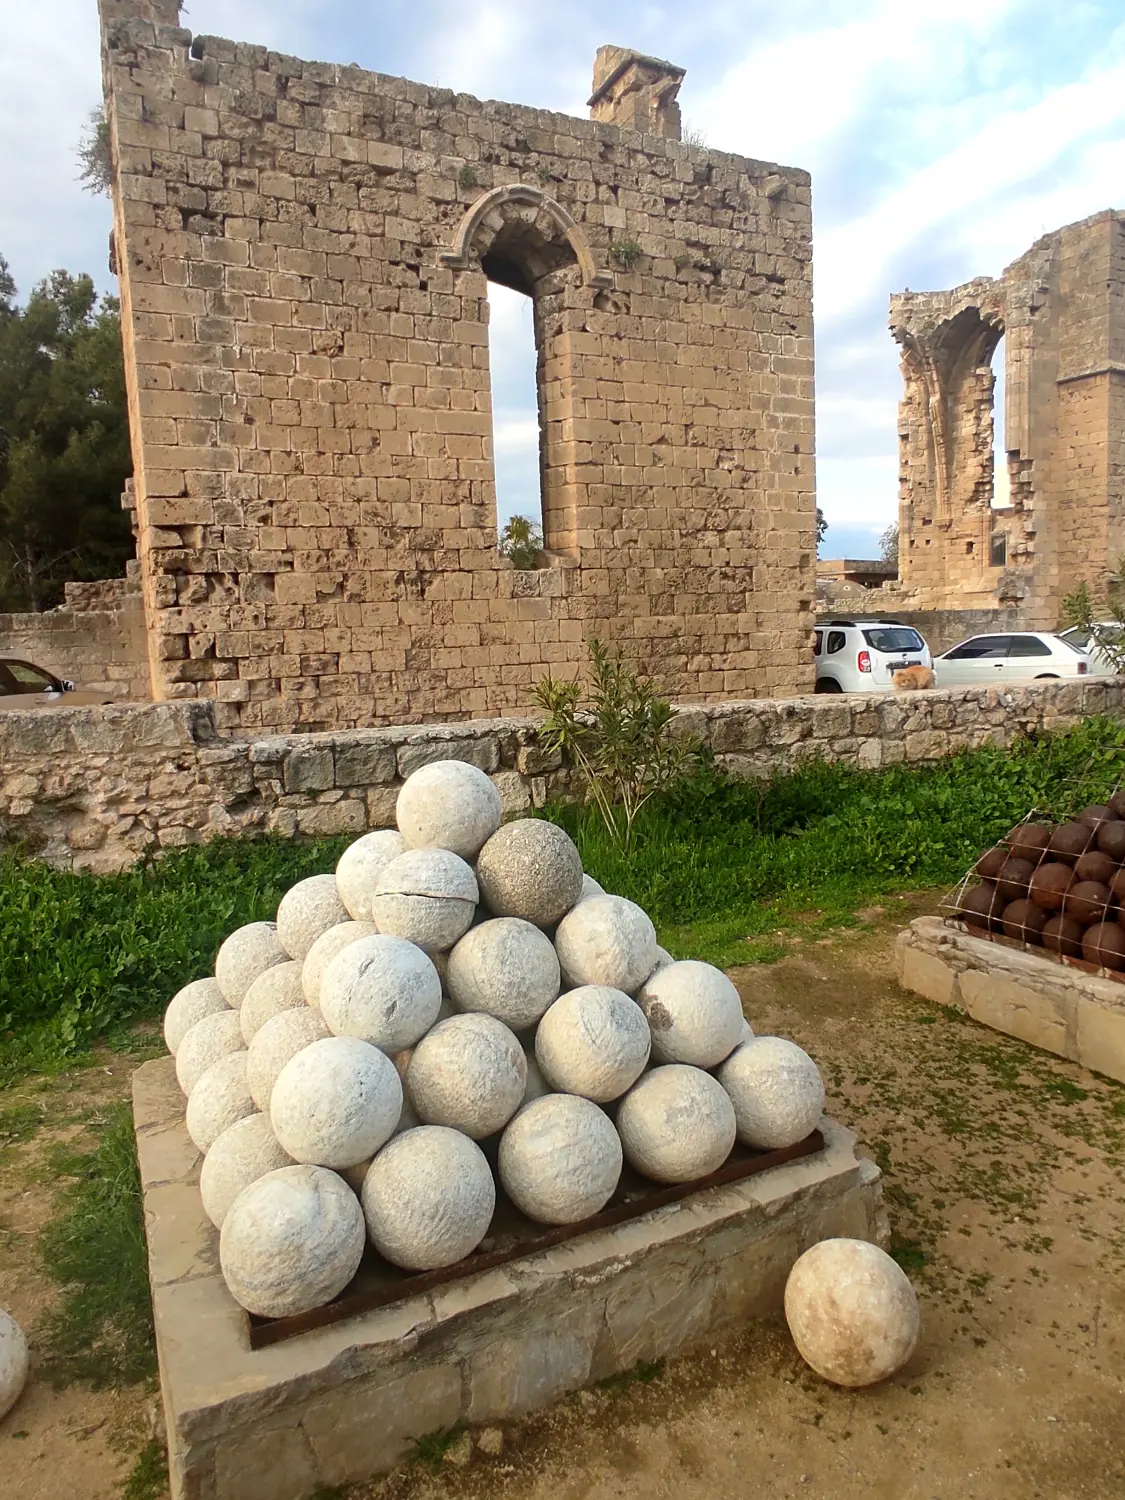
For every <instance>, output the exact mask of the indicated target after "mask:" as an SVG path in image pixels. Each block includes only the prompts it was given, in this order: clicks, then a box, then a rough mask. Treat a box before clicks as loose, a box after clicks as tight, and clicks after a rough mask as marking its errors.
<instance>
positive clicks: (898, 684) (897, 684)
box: [891, 667, 937, 693]
mask: <svg viewBox="0 0 1125 1500" xmlns="http://www.w3.org/2000/svg"><path fill="white" fill-rule="evenodd" d="M936 682H937V678H936V677H935V676H934V674H933V672H931V671H930V669H929V667H904V668H903V669H902V671H901V672H896V673H895V675H894V676H893V677H892V678H891V685H892V687H893V688H894V690H895V692H896V693H910V692H913V691H915V689H917V688H932V687H933V686H934V685H935V683H936Z"/></svg>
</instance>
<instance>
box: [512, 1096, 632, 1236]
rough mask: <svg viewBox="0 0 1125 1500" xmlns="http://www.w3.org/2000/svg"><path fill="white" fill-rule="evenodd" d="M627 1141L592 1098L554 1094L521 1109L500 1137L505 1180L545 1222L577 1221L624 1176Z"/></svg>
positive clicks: (596, 1208) (524, 1207)
mask: <svg viewBox="0 0 1125 1500" xmlns="http://www.w3.org/2000/svg"><path fill="white" fill-rule="evenodd" d="M621 1159H622V1158H621V1140H620V1138H619V1136H618V1134H617V1131H616V1130H615V1129H614V1128H613V1121H612V1120H610V1119H609V1117H608V1116H607V1115H606V1114H605V1112H604V1111H603V1110H600V1109H599V1108H598V1106H597V1105H596V1104H592V1103H591V1102H590V1100H589V1099H580V1098H578V1097H577V1095H575V1094H548V1095H547V1096H546V1097H545V1098H543V1099H536V1100H535V1101H534V1102H533V1103H531V1104H528V1105H527V1106H526V1107H525V1108H524V1109H521V1110H520V1112H519V1114H518V1115H517V1116H516V1117H515V1119H514V1120H513V1121H512V1122H511V1124H510V1125H508V1127H507V1129H506V1130H505V1131H504V1134H503V1135H502V1136H501V1137H500V1181H501V1183H502V1185H503V1188H504V1191H505V1192H506V1193H507V1195H508V1197H509V1198H510V1199H511V1200H512V1202H513V1203H514V1204H515V1205H516V1207H517V1208H518V1209H520V1210H521V1211H522V1212H523V1213H525V1214H526V1215H527V1216H528V1218H529V1219H535V1220H536V1222H537V1223H540V1224H577V1223H578V1222H579V1221H580V1220H581V1219H588V1218H590V1216H591V1215H592V1214H596V1213H600V1212H601V1210H602V1209H603V1208H604V1207H605V1206H606V1204H607V1203H608V1202H609V1200H610V1198H612V1197H613V1192H614V1189H615V1188H616V1187H617V1183H618V1180H619V1179H620V1177H621Z"/></svg>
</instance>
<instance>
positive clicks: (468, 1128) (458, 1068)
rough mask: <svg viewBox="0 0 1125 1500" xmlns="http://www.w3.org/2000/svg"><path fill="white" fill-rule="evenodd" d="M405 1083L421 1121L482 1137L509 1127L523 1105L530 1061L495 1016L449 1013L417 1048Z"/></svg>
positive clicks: (481, 1138) (474, 1137)
mask: <svg viewBox="0 0 1125 1500" xmlns="http://www.w3.org/2000/svg"><path fill="white" fill-rule="evenodd" d="M406 1083H407V1090H408V1092H409V1094H410V1102H411V1103H412V1104H413V1105H414V1108H415V1110H416V1111H417V1114H418V1117H419V1119H421V1120H424V1121H425V1122H426V1124H427V1125H448V1126H450V1127H451V1128H452V1129H454V1130H462V1131H464V1133H465V1134H466V1135H468V1136H471V1137H472V1138H473V1140H478V1141H479V1140H483V1138H484V1137H485V1136H486V1135H492V1133H493V1132H494V1131H496V1130H499V1129H500V1128H501V1127H502V1126H504V1125H506V1124H507V1123H508V1121H509V1120H510V1119H511V1118H512V1116H513V1115H514V1114H515V1112H516V1110H517V1109H518V1108H519V1106H520V1103H521V1102H522V1100H523V1092H524V1089H525V1087H526V1086H527V1060H526V1059H525V1057H524V1055H523V1048H522V1047H521V1046H520V1044H519V1042H518V1041H517V1040H516V1038H515V1036H513V1034H512V1032H511V1031H509V1029H508V1028H507V1026H505V1025H504V1024H503V1022H501V1021H498V1020H496V1018H495V1016H486V1015H483V1014H481V1013H479V1012H474V1013H473V1014H466V1015H460V1016H450V1018H449V1020H448V1021H440V1022H439V1023H438V1024H437V1025H436V1026H435V1027H434V1028H433V1030H432V1031H430V1032H428V1033H427V1034H426V1035H425V1036H424V1037H423V1038H422V1040H421V1041H420V1042H419V1043H418V1045H417V1046H416V1047H415V1048H414V1052H413V1054H412V1056H411V1058H410V1065H409V1067H408V1068H407V1072H406Z"/></svg>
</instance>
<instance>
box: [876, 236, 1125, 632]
mask: <svg viewBox="0 0 1125 1500" xmlns="http://www.w3.org/2000/svg"><path fill="white" fill-rule="evenodd" d="M890 321H891V331H892V333H893V334H894V337H895V339H896V340H897V341H898V343H899V345H900V346H901V349H902V373H903V380H904V383H905V390H904V394H903V399H902V402H901V405H900V407H899V444H900V468H899V506H900V514H899V537H900V540H899V569H900V572H899V577H900V579H901V581H902V584H903V587H904V588H907V589H912V590H915V591H916V592H917V595H918V599H919V602H920V606H921V607H922V608H924V609H938V610H944V609H989V608H998V607H999V608H1015V609H1019V611H1020V614H1021V617H1022V618H1023V620H1024V621H1025V625H1026V626H1029V627H1036V626H1038V627H1040V628H1044V627H1046V628H1053V627H1054V626H1055V625H1056V624H1058V622H1059V619H1060V613H1061V606H1062V600H1063V597H1064V596H1065V595H1066V594H1067V593H1069V592H1070V591H1071V590H1072V589H1074V588H1075V586H1076V585H1077V584H1079V583H1081V582H1082V581H1084V580H1087V581H1089V582H1091V583H1094V584H1096V583H1098V582H1100V581H1101V579H1102V578H1103V577H1104V575H1105V573H1106V571H1107V568H1109V567H1112V566H1115V565H1116V563H1117V561H1118V559H1119V558H1121V557H1122V556H1123V555H1125V214H1121V213H1116V212H1113V211H1106V212H1104V213H1100V214H1095V215H1094V216H1093V217H1092V218H1089V219H1084V220H1082V221H1081V222H1080V223H1077V224H1069V225H1067V226H1066V227H1065V228H1063V229H1059V230H1056V231H1055V232H1054V233H1052V234H1049V235H1045V236H1044V237H1043V238H1042V239H1041V240H1038V241H1036V243H1035V244H1034V245H1033V246H1032V247H1031V249H1030V250H1029V251H1028V252H1027V253H1026V255H1023V256H1021V257H1020V259H1019V260H1017V261H1015V262H1014V263H1013V264H1012V265H1011V266H1009V267H1008V268H1007V269H1006V270H1005V272H1004V274H1003V276H1002V277H1001V278H999V279H998V280H993V279H991V278H989V277H980V278H977V279H976V280H974V281H970V282H968V283H966V284H965V285H964V286H960V287H956V288H954V290H952V291H949V292H903V293H900V294H899V295H897V296H895V297H892V298H891V320H890ZM1002 336H1004V351H1003V352H1004V358H1005V374H1006V382H1007V396H1006V406H1005V443H1006V448H1007V464H1008V477H1009V482H1010V489H1011V504H1010V506H1008V507H1004V508H998V507H996V506H994V504H993V501H994V489H995V487H994V482H993V479H994V476H993V472H992V446H993V413H992V397H993V386H994V380H993V373H992V369H991V361H992V356H993V354H994V352H995V350H996V346H997V343H998V342H999V340H1000V338H1001V337H1002ZM1001 540H1002V543H1003V546H1002V548H1000V547H999V543H1000V542H1001ZM994 542H995V543H997V549H996V550H994ZM1000 551H1002V552H1003V554H1004V555H1003V560H1001V558H1000Z"/></svg>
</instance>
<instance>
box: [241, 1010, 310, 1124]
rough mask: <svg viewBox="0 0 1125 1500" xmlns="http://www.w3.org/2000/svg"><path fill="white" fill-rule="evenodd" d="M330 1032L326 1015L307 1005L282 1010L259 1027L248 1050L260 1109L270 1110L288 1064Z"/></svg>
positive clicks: (248, 1067) (249, 1077) (249, 1072)
mask: <svg viewBox="0 0 1125 1500" xmlns="http://www.w3.org/2000/svg"><path fill="white" fill-rule="evenodd" d="M330 1035H331V1032H330V1031H329V1029H328V1026H327V1025H326V1024H325V1021H324V1018H323V1017H322V1016H321V1015H320V1014H319V1013H318V1012H317V1011H315V1010H311V1009H310V1008H309V1007H308V1006H307V1005H303V1006H302V1007H301V1008H300V1010H283V1011H282V1012H281V1013H280V1014H279V1015H276V1016H271V1017H270V1019H269V1020H268V1021H267V1022H266V1023H265V1025H264V1026H261V1027H259V1029H258V1030H257V1031H256V1032H255V1034H254V1040H253V1041H252V1042H251V1043H250V1047H249V1050H248V1052H247V1057H246V1082H247V1083H248V1084H249V1086H250V1097H251V1098H252V1099H253V1101H254V1103H255V1104H256V1105H257V1106H258V1108H259V1109H260V1110H263V1111H265V1113H267V1114H268V1113H269V1107H270V1099H271V1098H272V1097H273V1086H274V1084H275V1083H276V1082H277V1080H278V1076H279V1074H280V1073H281V1070H282V1068H284V1066H285V1064H286V1063H287V1062H289V1060H290V1059H291V1058H294V1057H296V1056H297V1053H298V1052H301V1051H303V1050H304V1048H306V1047H311V1046H312V1044H313V1042H319V1041H320V1040H321V1039H322V1038H323V1037H326V1036H330Z"/></svg>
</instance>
